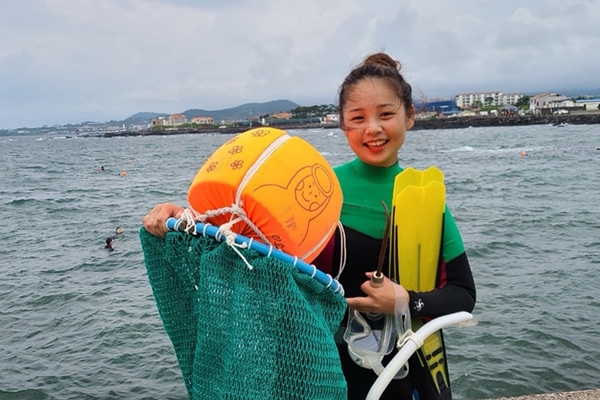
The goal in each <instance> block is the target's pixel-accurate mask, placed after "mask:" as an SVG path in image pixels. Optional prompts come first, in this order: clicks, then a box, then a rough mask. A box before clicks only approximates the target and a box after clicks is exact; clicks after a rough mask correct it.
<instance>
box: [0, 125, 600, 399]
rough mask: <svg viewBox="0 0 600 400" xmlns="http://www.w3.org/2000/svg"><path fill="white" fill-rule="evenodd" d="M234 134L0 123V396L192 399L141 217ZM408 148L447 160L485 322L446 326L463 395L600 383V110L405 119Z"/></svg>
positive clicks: (422, 158) (409, 152)
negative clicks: (156, 292) (568, 115)
mask: <svg viewBox="0 0 600 400" xmlns="http://www.w3.org/2000/svg"><path fill="white" fill-rule="evenodd" d="M290 134H292V135H297V136H300V137H302V138H304V139H306V140H308V141H309V142H310V143H312V144H313V145H314V146H315V147H316V148H317V149H319V150H320V151H321V152H322V153H323V154H324V155H325V157H326V158H327V159H328V160H329V161H330V162H331V163H332V164H334V165H336V164H340V163H342V162H345V161H348V160H350V159H352V157H353V154H352V153H351V151H350V150H349V148H348V145H347V143H346V141H345V138H344V135H343V133H342V132H341V131H339V130H312V131H291V132H290ZM231 137H232V136H231V135H222V134H221V135H219V134H215V135H202V134H196V135H174V136H152V137H126V138H111V139H103V138H81V137H74V138H65V137H58V136H39V137H31V136H27V137H24V136H11V137H0V159H1V160H2V168H0V219H1V221H2V224H1V225H0V242H1V243H2V245H1V248H0V399H184V398H186V396H187V394H186V391H185V388H184V384H183V381H182V379H181V373H180V371H179V367H178V365H177V361H176V358H175V355H174V353H173V350H172V347H171V343H170V342H169V339H168V337H167V335H166V334H165V332H164V330H163V327H162V323H161V320H160V318H159V316H158V313H157V310H156V306H155V303H154V299H153V296H152V292H151V289H150V286H149V284H148V280H147V276H146V271H145V267H144V263H143V256H142V251H141V246H140V243H139V240H138V231H139V228H140V226H141V220H142V218H143V216H144V215H145V214H146V213H147V212H148V211H149V210H150V208H151V207H152V206H154V205H155V204H157V203H160V202H165V201H170V202H175V203H179V204H181V205H186V193H187V189H188V186H189V184H190V183H191V181H192V179H193V177H194V176H195V174H196V172H197V171H198V169H199V167H200V166H201V165H202V163H203V162H204V160H205V159H206V158H207V157H208V156H209V155H210V154H211V153H212V152H213V151H214V150H215V149H216V148H218V147H219V146H220V145H221V144H222V143H224V142H225V141H226V140H228V139H229V138H231ZM522 152H525V153H526V154H527V155H526V156H523V155H521V153H522ZM400 159H401V162H400V163H401V165H402V166H403V167H408V166H414V167H416V168H426V167H428V166H430V165H436V166H438V167H439V168H440V169H442V170H443V171H444V172H445V176H446V187H447V202H448V205H449V207H450V208H451V210H452V212H453V214H454V217H455V219H456V221H457V223H458V226H459V228H460V230H461V233H462V236H463V240H464V242H465V245H466V248H467V253H468V256H469V259H470V262H471V267H472V270H473V274H474V278H475V282H476V284H477V305H476V308H475V310H474V312H473V315H474V317H475V319H476V320H477V321H478V325H477V326H474V327H468V328H462V329H459V328H448V329H446V330H445V337H446V342H447V347H448V358H449V360H448V361H449V366H450V375H451V379H452V385H453V390H454V393H455V398H456V399H484V398H494V397H501V396H513V395H523V394H534V393H548V392H557V391H569V390H579V389H589V388H597V387H599V386H600V288H599V286H600V177H599V176H598V175H599V171H600V125H587V126H584V125H581V126H571V125H567V126H550V125H547V126H522V127H498V128H469V129H457V130H430V131H412V132H409V133H408V135H407V139H406V143H405V145H404V147H403V148H402V149H401V151H400ZM101 166H104V168H105V170H104V171H102V170H101ZM117 226H120V227H121V228H122V229H123V231H124V233H123V234H122V235H121V237H119V238H117V239H116V240H115V242H114V248H115V250H114V251H113V252H108V251H106V250H105V249H104V248H103V247H104V242H105V239H106V237H107V236H110V235H111V234H112V233H113V232H114V230H115V228H116V227H117Z"/></svg>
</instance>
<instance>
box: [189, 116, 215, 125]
mask: <svg viewBox="0 0 600 400" xmlns="http://www.w3.org/2000/svg"><path fill="white" fill-rule="evenodd" d="M190 122H191V123H192V124H198V125H212V124H213V123H214V119H213V117H194V118H192V119H191V121H190Z"/></svg>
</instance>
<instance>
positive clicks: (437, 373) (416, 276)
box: [390, 167, 450, 394]
mask: <svg viewBox="0 0 600 400" xmlns="http://www.w3.org/2000/svg"><path fill="white" fill-rule="evenodd" d="M393 196H394V197H393V201H392V221H393V228H392V232H391V235H390V252H391V254H390V276H391V277H392V278H396V281H397V282H398V283H400V284H401V285H402V286H403V287H404V288H405V289H407V290H411V291H415V292H427V291H431V290H434V289H435V288H436V287H437V285H438V282H437V279H438V272H439V271H438V268H439V265H440V255H441V253H440V252H441V246H442V236H443V223H444V210H445V206H446V188H445V186H444V174H443V172H442V171H440V170H439V169H437V168H436V167H429V168H428V169H426V170H424V171H419V170H416V169H414V168H407V169H405V170H404V171H402V172H401V173H400V174H398V176H397V177H396V180H395V184H394V195H393ZM424 323H425V321H423V319H421V318H413V319H412V329H413V331H416V330H417V329H419V328H420V327H421V326H422V325H423V324H424ZM417 353H418V356H419V360H420V361H421V365H423V366H425V367H426V368H427V369H428V370H429V373H430V375H431V379H432V383H433V384H434V386H435V388H436V390H437V392H438V394H439V393H442V392H443V391H444V390H445V389H446V388H448V387H449V386H450V380H449V375H448V368H447V364H446V350H445V347H444V341H443V337H442V333H441V331H440V332H437V333H436V334H433V335H431V336H429V337H428V338H427V339H426V340H425V343H424V344H423V346H422V347H421V348H420V349H419V350H418V352H417Z"/></svg>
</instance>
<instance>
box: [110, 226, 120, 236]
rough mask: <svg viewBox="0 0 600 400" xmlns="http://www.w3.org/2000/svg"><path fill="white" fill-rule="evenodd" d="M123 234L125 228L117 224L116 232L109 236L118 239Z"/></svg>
mask: <svg viewBox="0 0 600 400" xmlns="http://www.w3.org/2000/svg"><path fill="white" fill-rule="evenodd" d="M122 235H123V229H121V227H120V226H117V228H116V229H115V233H113V234H112V235H110V236H109V237H110V238H111V239H118V238H119V237H121V236H122Z"/></svg>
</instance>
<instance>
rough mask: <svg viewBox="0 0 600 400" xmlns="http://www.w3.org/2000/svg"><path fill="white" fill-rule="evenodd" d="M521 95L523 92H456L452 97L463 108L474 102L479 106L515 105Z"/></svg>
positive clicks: (522, 95) (472, 104)
mask: <svg viewBox="0 0 600 400" xmlns="http://www.w3.org/2000/svg"><path fill="white" fill-rule="evenodd" d="M523 97H524V94H523V93H507V94H505V93H502V92H478V93H461V94H457V95H456V96H455V98H454V99H455V101H456V106H457V107H458V108H460V109H463V110H464V109H468V108H472V107H473V106H474V105H475V104H476V103H477V104H479V105H481V106H488V105H489V106H505V105H515V104H516V103H517V101H519V99H522V98H523Z"/></svg>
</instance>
